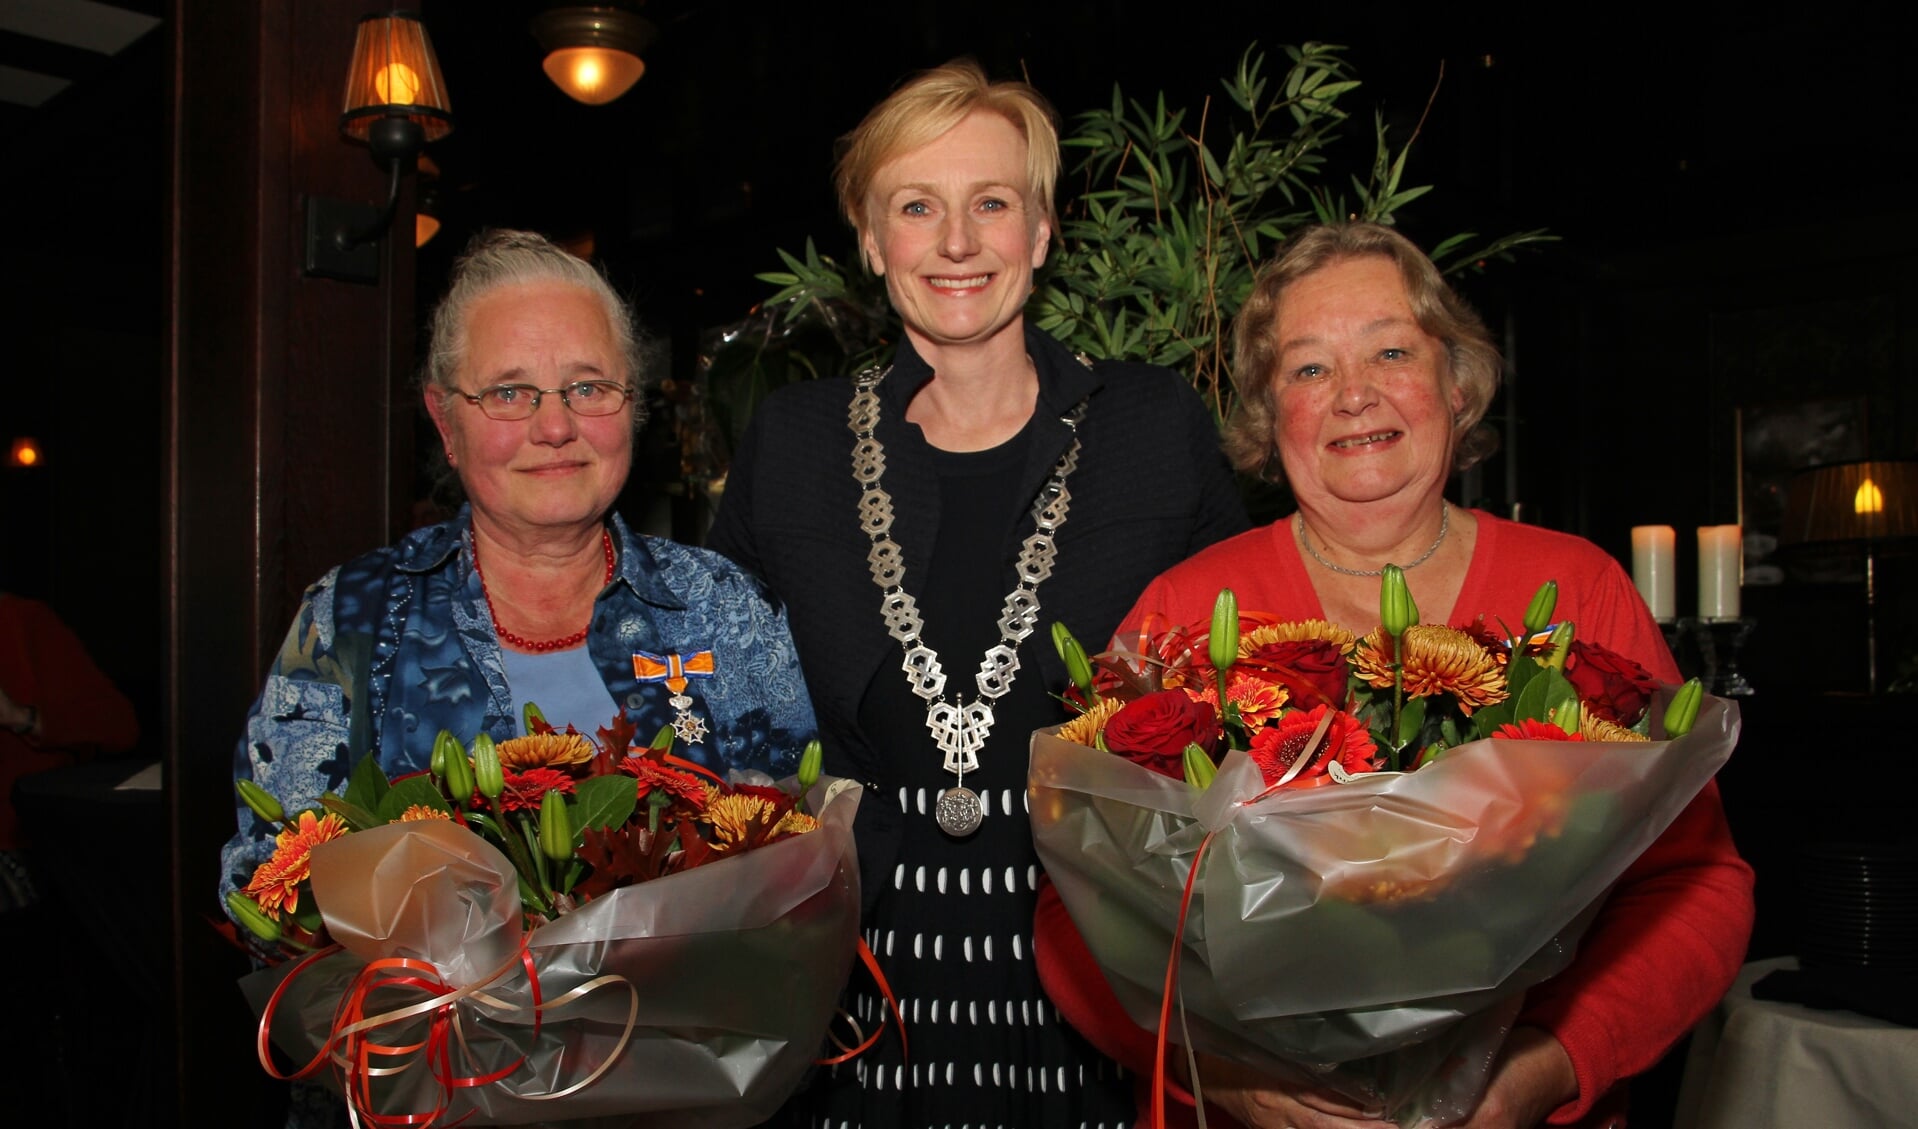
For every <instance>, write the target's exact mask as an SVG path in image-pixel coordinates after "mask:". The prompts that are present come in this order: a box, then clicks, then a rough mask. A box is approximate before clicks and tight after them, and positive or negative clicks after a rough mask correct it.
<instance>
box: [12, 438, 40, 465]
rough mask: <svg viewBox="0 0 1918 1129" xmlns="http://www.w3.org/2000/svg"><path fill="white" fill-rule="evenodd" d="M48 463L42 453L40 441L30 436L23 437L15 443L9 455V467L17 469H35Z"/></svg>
mask: <svg viewBox="0 0 1918 1129" xmlns="http://www.w3.org/2000/svg"><path fill="white" fill-rule="evenodd" d="M45 461H46V456H45V455H44V454H42V453H41V451H40V441H39V440H38V439H35V438H33V437H32V436H30V435H22V436H20V437H19V438H18V439H15V440H14V441H13V449H12V450H11V451H9V452H8V454H7V465H8V466H17V467H35V466H39V465H40V464H41V463H42V462H45Z"/></svg>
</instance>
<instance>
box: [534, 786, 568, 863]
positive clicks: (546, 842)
mask: <svg viewBox="0 0 1918 1129" xmlns="http://www.w3.org/2000/svg"><path fill="white" fill-rule="evenodd" d="M539 849H540V851H541V853H543V854H544V855H545V856H546V857H547V858H549V859H552V860H553V861H554V862H565V861H566V860H567V859H569V858H572V857H573V817H572V816H571V815H569V814H567V811H566V797H565V795H564V794H563V793H561V792H560V791H559V790H558V789H553V790H552V791H549V792H547V793H546V795H545V796H543V797H541V798H540V801H539Z"/></svg>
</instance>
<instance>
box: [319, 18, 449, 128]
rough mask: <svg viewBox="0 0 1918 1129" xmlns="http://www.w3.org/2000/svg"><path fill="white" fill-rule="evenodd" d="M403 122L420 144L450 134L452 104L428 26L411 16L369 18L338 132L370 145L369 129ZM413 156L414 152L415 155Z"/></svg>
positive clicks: (357, 45)
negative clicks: (409, 124) (413, 127)
mask: <svg viewBox="0 0 1918 1129" xmlns="http://www.w3.org/2000/svg"><path fill="white" fill-rule="evenodd" d="M390 118H403V119H406V120H408V121H411V122H413V123H415V124H416V125H418V126H419V128H420V130H421V132H422V134H423V139H422V144H424V143H425V142H431V141H438V140H439V139H440V138H442V137H445V136H446V135H447V134H448V133H451V132H452V131H453V104H452V102H451V100H450V99H448V98H447V96H446V79H445V77H444V76H443V75H441V74H440V61H439V57H438V56H436V55H435V54H433V41H432V39H431V38H430V37H428V35H427V34H426V25H425V24H423V23H421V22H420V19H419V17H418V16H417V15H414V14H412V13H410V12H394V13H392V14H391V15H385V16H367V17H366V18H364V19H362V20H361V21H360V26H359V32H358V34H357V35H356V36H355V37H354V40H353V63H352V65H351V66H350V67H349V68H348V69H347V72H346V99H345V105H344V108H343V109H342V110H341V113H340V128H341V129H342V130H344V131H345V132H346V135H347V136H349V137H351V138H353V139H355V140H357V141H365V142H367V143H368V144H375V143H376V140H377V139H375V138H370V137H369V136H368V134H369V131H371V129H372V127H373V124H374V123H375V122H377V121H381V120H383V119H390ZM413 151H414V152H415V153H417V152H418V151H419V150H418V148H417V147H415V148H414V150H413Z"/></svg>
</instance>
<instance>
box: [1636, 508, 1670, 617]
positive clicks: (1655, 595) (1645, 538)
mask: <svg viewBox="0 0 1918 1129" xmlns="http://www.w3.org/2000/svg"><path fill="white" fill-rule="evenodd" d="M1677 550H1678V531H1677V530H1675V529H1673V528H1672V527H1671V526H1669V525H1634V526H1632V583H1633V584H1636V585H1638V594H1639V595H1640V596H1643V597H1644V598H1645V606H1646V607H1648V608H1650V609H1652V618H1653V619H1661V620H1664V619H1672V618H1674V617H1676V616H1677V615H1678V589H1677V587H1676V586H1675V585H1674V584H1673V583H1672V581H1673V579H1674V578H1675V577H1674V574H1675V573H1676V572H1677V568H1678V566H1677V564H1676V563H1675V560H1676V556H1675V555H1676V553H1677Z"/></svg>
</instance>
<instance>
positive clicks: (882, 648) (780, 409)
mask: <svg viewBox="0 0 1918 1129" xmlns="http://www.w3.org/2000/svg"><path fill="white" fill-rule="evenodd" d="M1025 332H1026V349H1027V352H1028V353H1029V354H1030V355H1031V357H1032V360H1033V363H1034V366H1035V368H1037V370H1038V373H1039V398H1038V406H1037V408H1036V414H1037V415H1038V417H1039V419H1038V421H1037V423H1036V430H1035V433H1034V439H1033V444H1032V449H1031V453H1030V456H1029V458H1028V461H1027V465H1026V468H1025V477H1024V479H1023V480H1022V481H1021V484H1020V489H1021V491H1022V494H1023V496H1025V497H1027V498H1031V497H1032V496H1034V495H1036V494H1037V493H1038V491H1039V488H1040V486H1041V485H1043V484H1044V482H1045V480H1046V477H1047V475H1048V474H1049V473H1050V471H1051V469H1052V465H1053V463H1055V462H1057V461H1058V458H1059V456H1060V455H1061V454H1062V453H1063V452H1064V451H1065V448H1066V444H1067V442H1068V441H1069V440H1070V438H1071V434H1072V432H1071V430H1070V429H1068V428H1067V427H1066V425H1065V424H1064V423H1063V422H1061V421H1060V417H1062V416H1064V415H1065V414H1066V413H1068V412H1069V411H1070V410H1071V409H1072V408H1073V407H1074V406H1075V405H1076V404H1077V403H1078V402H1079V401H1080V400H1081V399H1084V400H1087V401H1088V403H1087V410H1086V414H1085V418H1084V419H1083V420H1082V421H1081V422H1080V424H1079V437H1080V441H1081V445H1080V451H1079V465H1078V469H1077V470H1075V471H1074V472H1073V474H1072V477H1071V478H1070V479H1069V480H1068V483H1067V485H1068V487H1069V488H1070V490H1071V492H1072V507H1071V510H1070V513H1069V515H1068V517H1067V520H1066V524H1065V526H1064V528H1062V529H1061V530H1060V531H1059V536H1058V539H1057V542H1056V544H1057V547H1058V561H1057V563H1056V565H1055V569H1054V572H1053V575H1052V576H1051V577H1050V578H1048V579H1047V580H1045V581H1044V582H1042V583H1041V584H1040V586H1039V600H1040V604H1041V610H1040V616H1039V619H1040V623H1039V626H1038V628H1037V630H1036V631H1035V632H1034V635H1033V636H1032V638H1031V639H1028V640H1027V646H1025V647H1022V648H1021V657H1022V659H1025V658H1027V657H1028V655H1029V654H1030V653H1032V652H1037V654H1038V656H1039V659H1040V670H1039V671H1038V672H1036V673H1037V674H1038V676H1040V677H1043V678H1044V680H1045V683H1046V686H1047V688H1048V690H1050V691H1053V692H1057V691H1059V690H1061V689H1063V687H1064V685H1065V681H1066V676H1065V668H1064V666H1063V664H1062V663H1060V662H1059V659H1058V656H1057V655H1056V654H1055V653H1054V651H1053V649H1052V646H1051V644H1050V642H1049V641H1047V640H1046V634H1047V633H1048V632H1049V631H1050V630H1051V625H1052V623H1053V622H1055V621H1060V622H1064V623H1065V624H1066V626H1068V627H1069V628H1071V629H1072V632H1073V634H1074V635H1076V636H1078V637H1079V639H1080V641H1081V642H1083V643H1084V644H1085V645H1086V647H1087V648H1088V649H1091V650H1099V649H1102V648H1103V647H1104V645H1105V643H1106V641H1107V640H1108V639H1109V638H1110V637H1111V635H1112V633H1113V631H1114V630H1115V629H1117V628H1118V626H1119V620H1120V617H1121V616H1123V615H1124V614H1125V613H1126V612H1127V611H1128V610H1130V609H1131V607H1132V602H1133V601H1134V600H1135V599H1137V598H1138V595H1139V593H1140V592H1141V591H1142V590H1144V588H1145V586H1146V584H1147V583H1149V582H1150V581H1151V580H1152V579H1153V578H1154V577H1156V576H1157V575H1158V574H1159V573H1161V572H1163V571H1164V570H1166V569H1167V568H1170V567H1171V566H1172V565H1175V564H1177V563H1179V562H1180V561H1182V560H1184V559H1185V558H1186V557H1188V556H1191V555H1192V554H1193V553H1195V552H1197V551H1198V550H1200V549H1203V548H1205V547H1206V546H1207V545H1210V544H1212V543H1213V542H1215V541H1220V540H1223V539H1225V538H1227V537H1230V536H1232V535H1233V534H1235V533H1239V532H1242V531H1243V530H1244V529H1245V528H1246V527H1247V521H1246V517H1245V511H1244V508H1243V506H1242V504H1241V503H1240V500H1239V494H1238V490H1237V487H1236V485H1235V483H1234V482H1233V479H1232V472H1231V469H1230V467H1229V466H1228V465H1227V463H1226V461H1225V457H1224V455H1223V454H1222V453H1221V450H1220V446H1219V435H1218V428H1217V426H1216V424H1215V423H1214V421H1213V419H1212V416H1211V414H1210V413H1209V412H1208V411H1207V409H1206V407H1205V405H1204V404H1203V403H1202V402H1201V401H1200V399H1199V397H1198V395H1197V394H1196V393H1194V392H1193V391H1192V389H1191V387H1190V386H1189V385H1187V384H1186V383H1185V381H1184V380H1182V379H1181V378H1180V377H1179V376H1178V375H1177V374H1176V373H1173V372H1171V371H1169V370H1167V369H1163V368H1158V367H1156V366H1153V365H1141V364H1130V363H1125V362H1115V361H1104V362H1098V363H1096V364H1094V365H1093V366H1092V367H1090V368H1088V367H1086V366H1085V365H1083V364H1081V363H1080V362H1079V360H1078V359H1077V358H1076V357H1075V356H1073V354H1072V353H1070V352H1068V351H1067V350H1066V348H1065V347H1064V346H1063V345H1061V344H1059V343H1058V342H1057V341H1055V340H1053V339H1052V338H1051V337H1049V336H1047V335H1046V334H1044V333H1041V332H1039V331H1038V330H1036V329H1034V328H1032V327H1031V326H1030V325H1028V326H1027V327H1026V331H1025ZM931 375H932V370H931V368H930V367H928V366H927V364H926V362H925V361H923V360H921V359H920V357H919V356H918V354H917V353H916V352H914V350H913V348H912V346H911V344H910V343H909V342H906V341H903V340H902V342H901V344H900V347H899V350H898V353H897V355H896V356H895V357H894V361H893V368H892V372H891V373H890V374H889V375H888V376H887V377H886V379H885V381H884V382H883V383H882V384H881V385H880V399H881V401H882V404H883V406H882V408H881V416H880V423H879V427H878V429H877V431H876V432H875V434H876V436H877V438H878V439H879V440H880V441H881V442H882V443H884V444H885V446H886V467H885V478H884V484H885V488H886V491H887V492H888V493H890V494H891V495H892V499H893V512H894V517H893V525H892V537H893V539H894V540H895V541H897V542H898V543H899V545H900V546H901V548H902V549H903V550H904V551H905V559H906V566H907V567H906V580H905V583H906V588H907V590H909V591H911V592H912V593H913V595H915V596H919V595H921V594H922V592H923V589H922V588H921V584H922V583H923V581H924V578H925V576H926V567H925V565H924V563H923V562H924V561H925V557H926V554H928V553H930V552H931V546H932V545H933V544H934V541H935V539H936V538H937V536H938V531H939V512H938V506H939V483H938V479H937V477H936V475H935V473H934V470H933V468H932V467H931V466H928V465H924V463H923V461H922V460H918V459H912V458H908V457H904V455H907V454H910V453H911V452H912V450H913V448H912V447H911V446H909V445H908V444H907V442H906V439H907V437H908V436H909V435H910V434H911V432H910V431H909V430H908V429H911V428H913V426H914V425H912V424H910V423H908V422H907V421H906V406H907V404H908V403H909V402H910V401H911V400H912V397H913V395H914V394H915V393H916V392H917V391H918V390H919V388H920V386H921V385H922V384H924V383H925V381H926V380H927V379H929V378H930V377H931ZM851 399H852V382H851V381H850V380H848V379H835V380H822V381H809V382H806V383H802V384H795V385H789V386H787V387H785V388H782V389H780V390H779V391H777V392H775V393H774V394H773V395H772V396H770V397H768V398H767V399H766V401H765V402H764V403H762V404H761V405H760V406H759V409H758V410H757V411H756V412H755V413H754V415H753V420H752V423H751V425H750V426H749V427H748V429H747V433H746V436H745V439H744V440H743V441H742V443H741V444H740V449H739V451H738V452H737V453H736V454H735V456H734V458H733V463H732V469H731V472H730V473H729V474H728V476H727V479H726V491H725V495H724V500H723V502H722V503H721V505H720V509H719V515H718V517H717V519H716V520H715V521H714V524H713V528H712V532H711V534H710V536H709V538H708V544H709V545H710V546H711V547H712V548H714V549H717V550H719V551H720V552H722V553H724V554H726V555H727V556H729V557H731V558H733V559H734V560H735V561H737V562H738V563H739V564H741V565H742V566H744V567H745V568H747V569H749V570H751V571H754V572H757V573H758V574H759V575H760V576H762V577H764V578H765V580H766V582H767V583H768V584H769V585H770V587H771V588H772V590H773V593H774V594H775V595H776V596H777V597H778V598H780V599H781V600H783V601H784V602H785V604H786V607H787V611H788V614H789V617H790V622H791V625H792V633H793V638H794V641H795V642H796V643H797V644H798V647H799V659H800V665H801V667H802V668H803V670H804V672H805V676H806V684H807V688H808V690H809V691H810V692H811V694H812V698H813V709H814V711H815V713H816V714H817V715H818V719H819V729H820V736H821V739H822V741H823V743H824V745H825V752H826V758H825V771H826V773H827V774H828V775H834V776H843V777H850V778H852V779H856V780H859V781H862V782H863V783H865V784H866V785H867V789H868V800H867V802H865V803H863V804H861V805H860V810H859V816H858V821H857V824H856V827H857V831H858V841H859V857H860V870H861V872H862V878H863V887H864V890H865V891H866V895H867V899H868V906H870V904H871V898H872V896H873V895H874V894H875V893H876V892H877V891H878V890H879V889H880V888H881V880H882V879H883V878H884V876H886V875H889V874H890V872H891V870H892V867H893V864H894V860H895V856H896V855H897V851H898V835H899V812H898V809H897V805H895V804H893V803H891V802H890V799H891V797H892V795H893V794H894V792H896V790H897V788H898V780H897V775H896V773H895V772H894V771H893V766H892V765H890V764H889V763H887V758H885V757H883V756H881V755H879V753H878V751H877V750H875V749H873V748H872V746H871V744H870V743H869V742H868V741H867V740H866V739H865V737H864V735H863V734H862V733H861V732H860V729H859V726H858V716H859V702H860V698H861V697H862V696H863V695H864V694H865V691H866V687H867V686H868V685H869V684H870V683H871V681H872V678H873V675H874V673H875V672H876V670H877V669H878V666H879V664H880V663H881V662H883V661H885V659H886V657H887V655H888V654H889V653H890V652H891V650H892V648H893V647H894V645H895V644H894V643H893V640H892V638H891V636H889V635H887V634H886V626H885V623H884V622H883V621H882V620H881V619H880V616H879V590H878V589H877V588H876V587H875V586H874V584H873V582H872V576H871V574H870V572H869V571H868V568H867V564H866V554H867V552H868V550H869V549H870V548H871V544H872V543H871V539H870V538H869V537H868V536H867V534H866V533H865V532H864V531H863V530H862V529H861V528H860V526H859V506H858V503H859V496H860V493H861V491H860V487H859V484H858V483H857V482H855V481H854V480H853V477H852V446H853V433H852V431H851V429H850V428H849V427H848V426H847V420H846V416H847V409H848V406H849V404H850V402H851ZM1031 532H1032V528H1031V519H1030V517H1026V518H1022V519H1021V521H1020V525H1019V528H1018V530H1017V532H1016V534H1015V536H1014V539H1013V540H1011V541H1009V542H1008V543H1007V544H1006V546H1005V553H1004V560H1005V564H1004V574H1003V577H1002V585H1001V587H1002V588H1004V589H1007V590H1010V589H1011V588H1012V587H1013V584H1014V582H1015V580H1014V575H1013V562H1014V560H1015V558H1016V557H1017V556H1018V553H1019V542H1020V541H1022V540H1023V539H1024V538H1025V537H1026V536H1027V535H1028V534H1029V533H1031ZM1034 640H1037V641H1038V642H1039V645H1037V646H1034V645H1033V643H1034ZM975 661H976V659H975V657H974V656H970V655H968V656H963V657H958V656H955V657H954V658H949V659H947V660H946V666H947V671H948V677H958V678H962V679H964V680H966V681H968V682H969V681H970V671H971V669H972V666H973V664H974V662H975ZM1034 675H1035V672H1034V671H1033V669H1032V666H1031V663H1030V662H1029V661H1028V662H1027V663H1026V665H1025V666H1023V667H1022V669H1021V671H1020V677H1026V678H1030V677H1034ZM1061 720H1064V718H1063V715H1062V716H1061Z"/></svg>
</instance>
